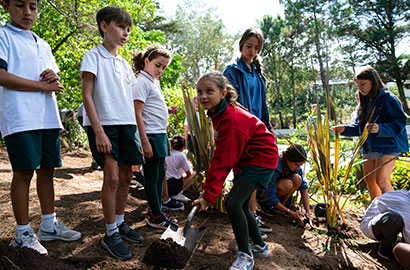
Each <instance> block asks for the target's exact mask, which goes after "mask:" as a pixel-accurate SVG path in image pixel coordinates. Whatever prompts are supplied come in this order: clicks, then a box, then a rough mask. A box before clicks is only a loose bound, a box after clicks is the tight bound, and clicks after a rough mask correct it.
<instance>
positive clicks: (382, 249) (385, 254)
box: [377, 243, 393, 261]
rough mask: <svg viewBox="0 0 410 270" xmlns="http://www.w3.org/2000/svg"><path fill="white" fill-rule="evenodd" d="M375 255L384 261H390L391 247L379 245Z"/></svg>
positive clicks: (391, 255)
mask: <svg viewBox="0 0 410 270" xmlns="http://www.w3.org/2000/svg"><path fill="white" fill-rule="evenodd" d="M377 254H378V255H379V256H380V257H382V258H383V259H385V260H389V261H390V260H391V259H392V258H393V246H390V245H383V244H382V243H380V246H379V250H378V251H377Z"/></svg>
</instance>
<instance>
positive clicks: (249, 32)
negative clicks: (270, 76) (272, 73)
mask: <svg viewBox="0 0 410 270" xmlns="http://www.w3.org/2000/svg"><path fill="white" fill-rule="evenodd" d="M251 37H255V38H257V39H258V41H259V51H258V54H257V55H256V56H255V57H254V58H253V59H252V63H253V64H254V65H255V68H256V71H257V72H258V73H261V74H262V67H263V66H262V61H261V59H260V56H259V53H260V52H261V51H262V47H263V34H262V32H261V31H260V30H259V29H256V28H252V27H251V28H248V29H246V30H245V32H244V33H243V34H242V37H241V39H240V40H239V51H242V47H243V44H244V43H245V42H246V41H247V40H248V39H249V38H251Z"/></svg>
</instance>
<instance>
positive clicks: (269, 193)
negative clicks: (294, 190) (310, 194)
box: [256, 156, 309, 207]
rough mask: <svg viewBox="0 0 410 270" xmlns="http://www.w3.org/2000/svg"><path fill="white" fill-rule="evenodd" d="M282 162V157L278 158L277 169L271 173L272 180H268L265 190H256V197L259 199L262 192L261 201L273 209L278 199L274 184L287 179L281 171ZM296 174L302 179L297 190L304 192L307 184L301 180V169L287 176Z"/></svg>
mask: <svg viewBox="0 0 410 270" xmlns="http://www.w3.org/2000/svg"><path fill="white" fill-rule="evenodd" d="M282 164H283V160H282V156H280V157H279V161H278V167H277V168H276V169H275V170H274V171H273V175H272V179H271V180H270V182H269V184H268V187H267V188H258V191H257V194H256V196H257V197H259V196H260V194H261V193H262V192H263V200H264V201H265V202H266V203H267V204H268V205H269V206H273V207H275V206H276V205H277V204H278V203H279V201H280V200H279V198H278V196H277V192H278V187H277V185H276V182H277V181H278V180H279V179H284V178H288V177H289V176H286V174H285V172H284V170H283V165H282ZM294 173H297V174H298V175H299V176H300V177H301V178H302V183H301V184H300V186H299V188H298V190H299V191H301V190H305V189H308V187H309V186H308V184H307V182H306V180H305V179H304V178H303V171H302V169H297V170H296V171H289V174H294Z"/></svg>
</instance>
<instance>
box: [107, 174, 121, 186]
mask: <svg viewBox="0 0 410 270" xmlns="http://www.w3.org/2000/svg"><path fill="white" fill-rule="evenodd" d="M119 180H120V179H119V176H118V174H117V173H114V172H109V173H104V186H105V187H107V188H110V189H116V188H117V186H118V182H119Z"/></svg>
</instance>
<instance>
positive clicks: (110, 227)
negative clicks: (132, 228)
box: [105, 222, 119, 236]
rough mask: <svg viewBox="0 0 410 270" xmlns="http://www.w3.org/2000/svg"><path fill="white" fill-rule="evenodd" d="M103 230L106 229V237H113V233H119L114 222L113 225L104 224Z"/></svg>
mask: <svg viewBox="0 0 410 270" xmlns="http://www.w3.org/2000/svg"><path fill="white" fill-rule="evenodd" d="M105 228H106V230H107V235H108V236H111V235H113V234H114V233H116V232H119V231H118V227H117V224H116V223H115V222H114V223H111V224H107V223H105Z"/></svg>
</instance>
